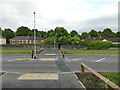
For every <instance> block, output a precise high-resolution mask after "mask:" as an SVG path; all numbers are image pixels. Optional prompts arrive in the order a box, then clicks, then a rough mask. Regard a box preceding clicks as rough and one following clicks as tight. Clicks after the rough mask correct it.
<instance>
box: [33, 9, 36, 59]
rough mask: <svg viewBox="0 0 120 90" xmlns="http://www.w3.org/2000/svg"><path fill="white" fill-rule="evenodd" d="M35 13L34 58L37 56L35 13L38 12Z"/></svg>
mask: <svg viewBox="0 0 120 90" xmlns="http://www.w3.org/2000/svg"><path fill="white" fill-rule="evenodd" d="M33 14H34V58H36V32H35V14H36V12H35V11H34V12H33Z"/></svg>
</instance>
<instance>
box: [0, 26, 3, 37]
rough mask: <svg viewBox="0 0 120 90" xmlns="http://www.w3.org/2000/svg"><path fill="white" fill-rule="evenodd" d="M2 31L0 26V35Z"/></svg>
mask: <svg viewBox="0 0 120 90" xmlns="http://www.w3.org/2000/svg"><path fill="white" fill-rule="evenodd" d="M2 32H3V30H2V28H1V27H0V35H1V36H2Z"/></svg>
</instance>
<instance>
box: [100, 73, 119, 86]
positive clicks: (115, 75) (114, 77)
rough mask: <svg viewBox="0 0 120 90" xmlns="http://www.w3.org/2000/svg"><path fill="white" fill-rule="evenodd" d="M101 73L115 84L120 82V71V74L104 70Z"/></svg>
mask: <svg viewBox="0 0 120 90" xmlns="http://www.w3.org/2000/svg"><path fill="white" fill-rule="evenodd" d="M100 74H101V75H103V76H104V77H106V78H108V79H109V80H110V81H112V82H113V83H114V84H116V85H119V84H120V73H119V74H118V72H102V73H100Z"/></svg>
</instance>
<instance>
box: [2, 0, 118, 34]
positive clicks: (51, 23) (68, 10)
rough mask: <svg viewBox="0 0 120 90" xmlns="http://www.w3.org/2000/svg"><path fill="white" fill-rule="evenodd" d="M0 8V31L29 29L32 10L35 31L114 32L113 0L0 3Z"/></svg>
mask: <svg viewBox="0 0 120 90" xmlns="http://www.w3.org/2000/svg"><path fill="white" fill-rule="evenodd" d="M103 3H104V4H103ZM0 8H2V9H0V13H2V18H0V21H2V22H0V25H1V27H2V28H3V29H4V28H6V27H10V28H12V29H13V30H14V31H16V29H17V27H20V26H22V25H23V26H27V27H29V28H30V29H32V28H33V11H34V10H35V11H36V28H37V29H39V30H44V31H47V30H50V29H54V28H55V27H57V26H62V27H65V28H66V29H67V30H69V32H70V31H71V30H73V29H74V30H77V31H78V32H79V33H81V32H84V31H86V32H88V31H90V30H91V29H96V30H103V29H104V28H106V27H110V28H112V29H113V30H114V31H117V19H118V16H117V14H118V4H117V0H107V1H106V0H91V1H90V0H89V1H88V0H29V1H28V0H1V1H0Z"/></svg>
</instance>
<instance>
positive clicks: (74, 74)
mask: <svg viewBox="0 0 120 90" xmlns="http://www.w3.org/2000/svg"><path fill="white" fill-rule="evenodd" d="M73 74H74V75H75V77H76V78H77V80H78V82H79V83H80V84H81V85H82V87H83V88H84V89H85V90H87V89H86V88H85V86H84V85H83V83H82V82H81V81H80V80H79V78H78V77H77V75H76V74H75V73H73Z"/></svg>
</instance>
